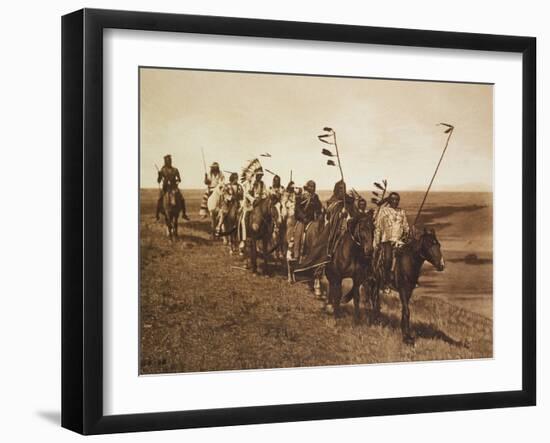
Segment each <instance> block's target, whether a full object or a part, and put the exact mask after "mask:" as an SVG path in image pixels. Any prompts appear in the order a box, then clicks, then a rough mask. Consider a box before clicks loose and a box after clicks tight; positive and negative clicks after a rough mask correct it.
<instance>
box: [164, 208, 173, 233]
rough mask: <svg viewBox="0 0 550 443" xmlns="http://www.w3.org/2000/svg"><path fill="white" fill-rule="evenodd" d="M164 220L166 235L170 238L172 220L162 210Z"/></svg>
mask: <svg viewBox="0 0 550 443" xmlns="http://www.w3.org/2000/svg"><path fill="white" fill-rule="evenodd" d="M164 222H165V223H166V236H167V237H168V238H169V239H170V240H172V221H171V220H170V215H168V214H167V213H166V212H164Z"/></svg>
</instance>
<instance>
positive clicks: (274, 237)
mask: <svg viewBox="0 0 550 443" xmlns="http://www.w3.org/2000/svg"><path fill="white" fill-rule="evenodd" d="M277 219H278V212H277V209H276V208H275V206H274V199H273V198H272V197H267V198H264V199H261V200H258V201H256V202H255V203H254V207H253V208H252V211H250V213H249V215H248V220H247V223H246V229H247V234H248V235H247V237H248V239H247V241H248V243H249V246H250V264H251V268H252V272H253V273H254V274H255V273H256V272H257V255H258V251H257V242H261V245H262V248H261V255H262V256H263V259H264V266H263V269H262V271H263V274H264V275H267V274H268V261H269V255H270V254H271V253H272V252H273V251H274V250H275V249H277V248H278V247H279V244H278V238H279V228H278V225H277ZM270 244H274V246H273V247H271V249H269V246H270Z"/></svg>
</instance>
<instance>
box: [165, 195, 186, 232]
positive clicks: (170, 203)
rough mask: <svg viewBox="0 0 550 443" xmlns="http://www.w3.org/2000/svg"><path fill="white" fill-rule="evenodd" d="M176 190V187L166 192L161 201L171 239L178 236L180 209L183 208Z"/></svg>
mask: <svg viewBox="0 0 550 443" xmlns="http://www.w3.org/2000/svg"><path fill="white" fill-rule="evenodd" d="M176 192H178V191H177V190H174V189H172V190H170V191H167V192H165V193H164V195H163V197H162V203H161V212H162V214H163V215H164V221H165V222H166V229H167V231H168V237H170V240H175V239H177V238H178V217H179V213H180V211H181V210H182V209H183V208H182V205H181V201H180V199H179V198H178V196H177V195H176Z"/></svg>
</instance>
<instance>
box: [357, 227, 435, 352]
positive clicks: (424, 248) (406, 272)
mask: <svg viewBox="0 0 550 443" xmlns="http://www.w3.org/2000/svg"><path fill="white" fill-rule="evenodd" d="M382 261H383V258H382V257H376V259H375V260H374V261H373V263H375V265H374V266H373V272H372V278H370V279H369V281H368V282H367V284H366V292H367V298H368V299H370V301H371V306H372V313H371V315H370V317H371V319H373V320H376V319H377V318H378V316H379V315H380V290H381V286H382V283H381V282H383V281H384V270H383V266H382V265H380V263H382ZM425 261H427V262H428V263H431V264H432V265H433V266H434V267H435V268H436V269H437V270H438V271H439V272H441V271H443V270H444V269H445V261H444V259H443V254H442V253H441V244H440V243H439V241H438V240H437V237H436V235H435V231H434V230H433V229H429V230H428V229H424V232H423V233H422V234H421V235H420V237H419V238H418V239H412V240H410V241H409V242H407V243H406V244H405V245H404V246H402V247H401V248H400V249H399V251H397V252H396V257H395V269H394V272H393V275H392V280H393V285H394V288H395V289H396V290H397V291H398V292H399V298H400V300H401V334H402V336H403V342H404V343H406V344H409V345H413V344H414V342H415V338H414V337H413V335H412V334H411V328H410V310H409V301H410V299H411V297H412V294H413V291H414V289H415V288H416V285H417V283H418V278H419V277H420V271H421V270H422V265H423V264H424V262H425Z"/></svg>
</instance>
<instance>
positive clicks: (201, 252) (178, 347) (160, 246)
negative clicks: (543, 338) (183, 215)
mask: <svg viewBox="0 0 550 443" xmlns="http://www.w3.org/2000/svg"><path fill="white" fill-rule="evenodd" d="M185 195H186V198H187V204H188V212H189V214H190V216H191V218H192V219H193V221H191V222H187V223H184V224H182V226H181V228H182V229H181V230H180V236H181V238H180V240H179V241H178V242H174V243H171V242H170V241H169V240H168V239H167V237H166V235H165V229H164V226H163V225H162V224H161V223H157V222H155V221H154V204H155V198H156V196H157V193H156V192H155V191H153V190H144V191H142V194H141V218H140V253H141V259H140V289H141V293H140V335H141V338H140V340H141V343H140V351H141V352H140V359H141V362H140V372H141V373H142V374H155V373H168V372H198V371H216V370H239V369H258V368H284V367H303V366H324V365H344V364H365V363H382V362H403V361H419V360H449V359H472V358H489V357H492V336H493V331H492V321H491V319H490V318H487V317H486V316H482V315H480V314H477V313H474V312H471V311H469V310H466V309H463V308H462V307H460V306H457V305H456V304H452V303H449V302H447V301H445V300H443V299H441V298H440V297H437V294H434V295H433V296H432V295H427V294H426V293H425V292H427V291H426V290H429V292H431V291H433V292H437V285H435V284H434V283H433V282H432V280H430V278H429V277H428V278H426V283H425V284H424V283H423V285H425V288H419V289H425V290H424V292H422V291H419V290H417V292H415V294H414V297H413V301H412V303H411V320H412V326H413V331H414V333H415V334H416V336H417V342H416V346H415V347H410V346H407V345H405V344H403V343H402V341H401V333H400V329H399V321H400V309H401V308H400V303H399V300H398V299H397V297H395V295H393V294H391V295H389V296H386V297H385V298H384V300H383V304H382V314H383V315H382V322H381V324H379V325H368V324H367V322H366V320H365V314H364V308H363V309H362V315H363V317H362V320H361V322H360V323H359V324H354V322H353V314H352V306H351V303H350V304H349V306H346V315H345V316H344V317H343V318H342V319H338V320H334V319H333V317H332V316H329V315H327V314H326V313H325V301H324V300H323V299H318V298H316V297H314V296H313V294H312V292H311V291H310V289H309V288H308V286H307V284H304V283H297V284H295V285H289V284H288V283H287V282H286V279H285V278H284V276H283V273H284V270H283V269H282V268H281V267H280V266H279V267H275V269H274V273H275V275H274V276H273V277H264V276H253V275H252V274H251V273H249V272H248V271H246V270H244V269H242V267H243V266H244V262H243V260H242V259H241V258H239V257H235V256H230V255H229V254H228V252H227V249H226V248H225V247H223V246H222V244H221V242H218V241H211V240H210V238H209V235H208V223H207V222H203V221H197V215H196V214H197V210H198V205H199V198H200V193H199V192H194V193H186V194H185ZM464 266H467V265H464ZM472 269H473V268H472ZM443 274H445V273H443ZM434 285H435V286H434ZM362 306H363V307H364V300H362Z"/></svg>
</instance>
